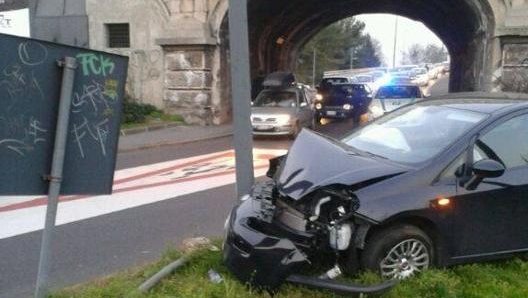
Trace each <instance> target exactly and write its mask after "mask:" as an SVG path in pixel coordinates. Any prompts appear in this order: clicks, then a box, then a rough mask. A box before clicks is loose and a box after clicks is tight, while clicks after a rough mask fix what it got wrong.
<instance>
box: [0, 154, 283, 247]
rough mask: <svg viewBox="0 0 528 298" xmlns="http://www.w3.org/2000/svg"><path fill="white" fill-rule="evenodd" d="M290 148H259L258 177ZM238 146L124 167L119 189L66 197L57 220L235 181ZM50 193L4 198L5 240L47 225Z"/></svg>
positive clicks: (0, 202)
mask: <svg viewBox="0 0 528 298" xmlns="http://www.w3.org/2000/svg"><path fill="white" fill-rule="evenodd" d="M284 153H286V150H261V149H255V150H254V151H253V157H254V169H255V177H259V176H263V175H264V174H265V172H266V170H267V168H268V159H269V158H270V157H273V156H279V155H282V154H284ZM234 168H235V161H234V152H233V151H232V150H228V151H222V152H217V153H212V154H206V155H201V156H195V157H191V158H185V159H179V160H172V161H167V162H162V163H157V164H152V165H145V166H140V167H135V168H130V169H124V170H119V171H116V172H115V175H114V187H113V194H111V195H101V196H68V197H61V202H60V203H59V207H58V210H57V220H56V225H63V224H67V223H71V222H75V221H80V220H83V219H87V218H91V217H95V216H99V215H103V214H108V213H111V212H116V211H121V210H125V209H128V208H133V207H137V206H141V205H145V204H150V203H154V202H159V201H163V200H167V199H173V198H176V197H179V196H183V195H186V194H191V193H194V192H198V191H203V190H207V189H211V188H215V187H220V186H224V185H228V184H232V183H235V174H234ZM45 204H46V196H38V197H37V196H22V197H20V196H17V197H0V227H2V229H0V239H4V238H8V237H13V236H16V235H20V234H24V233H29V232H34V231H38V230H41V229H43V228H44V219H45V213H46V205H45Z"/></svg>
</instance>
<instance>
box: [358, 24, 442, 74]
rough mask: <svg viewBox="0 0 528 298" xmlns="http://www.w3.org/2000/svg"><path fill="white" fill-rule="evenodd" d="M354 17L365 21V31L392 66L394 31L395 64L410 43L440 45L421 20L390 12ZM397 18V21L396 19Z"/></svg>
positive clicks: (439, 41)
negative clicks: (379, 45) (376, 43)
mask: <svg viewBox="0 0 528 298" xmlns="http://www.w3.org/2000/svg"><path fill="white" fill-rule="evenodd" d="M355 18H356V19H358V20H360V21H362V22H364V23H365V31H364V32H366V33H369V34H370V36H371V37H373V38H374V39H376V40H377V41H379V42H380V44H381V51H382V52H383V55H384V56H385V62H386V63H387V64H388V65H389V66H392V57H393V52H394V33H395V30H394V29H395V25H396V24H397V25H398V27H397V34H396V65H398V62H399V60H400V58H399V57H401V55H400V53H401V52H402V51H405V50H407V49H408V48H409V46H411V45H412V44H416V43H418V44H422V45H428V44H434V45H437V46H442V45H443V43H442V41H441V40H440V39H439V38H438V37H437V36H436V35H435V34H434V33H433V32H432V31H431V30H429V29H428V28H427V27H426V26H425V25H424V24H422V22H416V21H413V20H411V19H408V18H405V17H401V16H395V15H390V14H362V15H357V16H355ZM396 19H397V21H396Z"/></svg>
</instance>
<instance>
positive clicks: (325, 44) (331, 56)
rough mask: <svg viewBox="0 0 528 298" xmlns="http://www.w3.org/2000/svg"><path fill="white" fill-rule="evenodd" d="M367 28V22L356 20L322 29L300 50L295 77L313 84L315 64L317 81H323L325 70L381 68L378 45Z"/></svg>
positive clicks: (348, 19) (345, 21)
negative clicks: (366, 32) (365, 31)
mask: <svg viewBox="0 0 528 298" xmlns="http://www.w3.org/2000/svg"><path fill="white" fill-rule="evenodd" d="M364 29H365V23H363V22H361V21H358V20H356V19H355V18H353V17H352V18H346V19H343V20H341V21H338V22H336V23H333V24H331V25H329V26H327V27H326V28H324V29H322V30H321V31H320V32H319V33H317V34H316V35H315V36H314V37H313V38H312V39H311V40H310V41H308V42H307V43H306V44H305V45H304V47H303V48H302V50H301V51H300V53H299V55H298V57H297V69H296V71H295V72H296V76H297V77H298V78H299V80H300V81H305V82H311V81H312V71H313V65H314V62H315V63H316V65H315V66H316V71H317V73H316V78H314V82H318V81H319V80H320V79H321V77H322V73H323V71H325V70H334V69H349V68H350V66H352V68H360V67H376V66H379V65H380V63H381V62H380V58H379V57H380V53H381V50H380V45H379V42H378V41H376V40H374V39H373V38H372V37H371V36H370V35H369V34H365V33H364V32H363V30H364ZM314 58H315V59H314Z"/></svg>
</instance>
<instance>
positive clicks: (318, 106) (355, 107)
mask: <svg viewBox="0 0 528 298" xmlns="http://www.w3.org/2000/svg"><path fill="white" fill-rule="evenodd" d="M318 91H319V93H318V94H319V96H318V99H317V100H316V101H315V104H314V107H315V121H316V122H319V121H320V120H321V119H322V118H334V119H346V118H352V119H354V121H355V122H359V119H360V117H361V115H362V114H364V113H366V112H367V108H368V106H369V104H370V101H371V100H372V90H371V89H370V87H369V85H368V84H360V83H353V84H328V83H322V84H320V85H319V88H318Z"/></svg>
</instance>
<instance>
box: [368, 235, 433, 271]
mask: <svg viewBox="0 0 528 298" xmlns="http://www.w3.org/2000/svg"><path fill="white" fill-rule="evenodd" d="M433 253H434V248H433V243H432V241H431V238H429V236H427V234H425V233H424V232H423V231H422V230H420V229H419V228H417V227H415V226H411V225H398V226H393V227H390V228H388V229H385V230H382V231H380V232H378V233H376V234H374V235H373V236H372V237H370V239H369V240H368V241H367V244H366V246H365V249H364V250H363V255H362V257H361V263H362V266H363V268H365V269H370V270H373V271H377V272H379V273H380V274H381V276H382V278H384V279H405V278H407V277H410V276H412V275H415V274H417V273H419V272H422V271H424V270H426V269H428V268H429V267H430V266H432V264H433V256H434V255H433Z"/></svg>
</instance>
